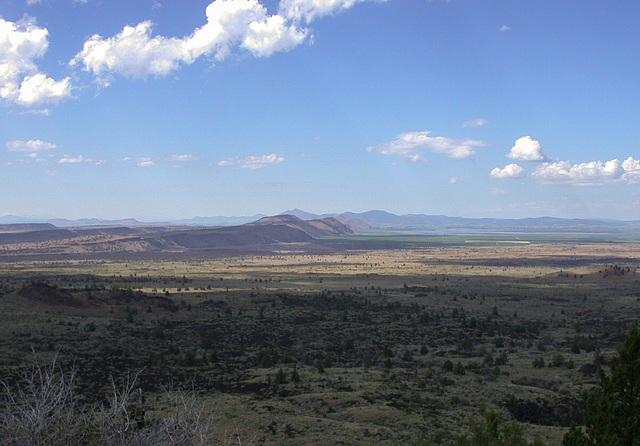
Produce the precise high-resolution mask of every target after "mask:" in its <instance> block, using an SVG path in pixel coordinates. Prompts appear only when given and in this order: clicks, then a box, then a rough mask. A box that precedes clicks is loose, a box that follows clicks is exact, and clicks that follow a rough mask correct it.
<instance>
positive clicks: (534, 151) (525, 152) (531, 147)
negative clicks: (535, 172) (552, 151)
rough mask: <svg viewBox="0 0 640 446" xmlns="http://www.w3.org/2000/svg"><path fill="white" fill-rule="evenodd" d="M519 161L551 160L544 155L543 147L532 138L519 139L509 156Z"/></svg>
mask: <svg viewBox="0 0 640 446" xmlns="http://www.w3.org/2000/svg"><path fill="white" fill-rule="evenodd" d="M507 156H508V157H509V158H511V159H514V160H518V161H549V160H550V158H549V157H548V156H547V155H545V154H544V153H542V145H541V144H540V142H539V141H536V140H535V139H533V138H531V137H530V136H523V137H522V138H518V139H517V140H516V143H515V144H514V146H513V147H512V148H511V152H509V155H507Z"/></svg>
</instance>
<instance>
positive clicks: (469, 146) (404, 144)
mask: <svg viewBox="0 0 640 446" xmlns="http://www.w3.org/2000/svg"><path fill="white" fill-rule="evenodd" d="M486 145H488V144H487V143H486V142H485V141H480V140H477V139H452V138H447V137H445V136H431V131H429V130H427V131H422V132H407V133H401V134H400V135H398V136H397V138H396V139H395V140H394V141H391V142H386V143H383V144H378V145H377V146H371V147H368V148H367V152H369V153H380V154H382V155H392V156H398V157H400V158H404V159H405V160H407V161H410V162H412V163H415V162H419V161H422V160H423V159H424V152H425V151H428V152H433V153H442V154H444V155H446V156H447V157H449V158H451V159H454V160H461V159H465V158H469V157H471V156H473V155H475V153H476V150H475V148H476V147H484V146H486Z"/></svg>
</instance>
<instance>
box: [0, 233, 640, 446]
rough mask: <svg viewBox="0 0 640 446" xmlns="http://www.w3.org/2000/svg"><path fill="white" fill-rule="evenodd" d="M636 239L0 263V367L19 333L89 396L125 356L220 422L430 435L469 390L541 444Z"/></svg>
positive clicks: (615, 305)
mask: <svg viewBox="0 0 640 446" xmlns="http://www.w3.org/2000/svg"><path fill="white" fill-rule="evenodd" d="M639 269H640V243H638V240H637V238H636V239H634V238H615V237H613V238H607V237H604V236H603V237H598V238H596V237H565V236H557V237H552V236H547V237H541V236H539V237H536V236H531V237H526V236H521V237H512V236H477V237H462V236H451V237H426V236H424V237H423V236H350V237H336V238H324V239H319V240H315V241H314V242H312V243H292V244H282V243H281V244H277V245H272V246H270V247H269V248H268V249H267V248H265V247H262V248H260V249H259V250H257V249H256V250H253V251H252V250H250V249H246V250H243V251H242V252H236V253H234V254H231V253H229V252H226V251H218V252H215V251H212V252H208V253H200V254H194V253H190V254H189V255H181V254H180V253H175V254H164V255H162V256H156V257H153V256H149V257H139V256H138V257H135V256H133V255H129V256H128V257H127V255H126V254H123V255H122V256H120V257H118V256H110V257H106V256H105V257H103V258H99V257H96V256H93V257H84V258H76V259H73V258H67V257H65V258H64V259H52V258H50V257H47V258H46V259H37V258H30V259H28V260H5V261H4V262H2V263H0V327H2V328H1V330H2V333H1V334H2V336H1V338H0V339H1V340H0V352H1V355H0V373H1V376H2V377H3V379H4V380H5V382H8V383H13V382H15V381H16V380H17V374H18V372H19V370H20V368H21V367H23V366H24V364H25V363H26V362H28V359H29V358H30V357H31V356H32V355H33V352H35V353H36V354H37V355H38V356H39V357H40V358H42V359H43V360H47V359H48V358H51V357H53V356H54V355H57V356H58V360H59V362H60V363H61V364H62V365H63V367H65V368H67V369H71V368H75V369H77V377H78V378H77V385H78V392H79V393H80V394H81V395H82V397H83V401H85V402H87V403H88V404H91V403H95V402H99V401H101V400H102V399H104V398H105V397H106V395H107V394H108V392H109V383H110V381H109V377H110V376H111V377H113V378H114V380H116V381H118V380H123V379H125V377H126V376H127V374H136V373H137V374H138V375H137V383H136V385H137V386H139V387H140V389H141V392H142V393H143V394H144V401H145V403H144V404H145V410H147V411H148V412H149V413H151V412H153V411H154V410H161V402H160V399H159V397H158V396H157V395H160V394H161V392H162V389H163V388H166V387H173V388H183V389H188V390H190V391H193V392H195V394H196V395H197V398H198V400H199V401H201V402H203V403H204V404H205V405H206V408H207V410H208V411H209V413H210V414H211V415H212V416H213V418H214V419H215V422H216V424H217V426H218V431H219V432H220V436H221V438H222V437H224V436H225V434H226V433H228V432H236V431H237V432H238V433H240V435H241V436H242V438H243V439H244V440H245V442H249V441H251V440H253V444H259V445H260V444H264V445H276V444H285V445H286V444H290V445H294V444H296V445H297V444H307V445H335V444H381V445H391V444H405V445H411V444H416V445H418V444H448V443H455V442H456V441H457V439H458V438H460V436H463V435H465V434H467V433H468V432H469V430H470V427H471V426H472V425H473V423H474V420H477V419H478V418H479V417H481V414H482V412H483V411H484V410H486V409H493V410H495V411H497V412H498V413H499V414H500V416H501V417H502V418H503V419H504V420H508V421H513V422H517V423H519V425H521V426H522V428H523V430H524V432H525V435H526V436H527V437H529V438H532V437H533V436H539V437H540V438H541V439H542V441H543V443H544V444H549V445H559V444H560V443H561V439H562V435H563V434H564V432H566V430H567V427H568V426H569V425H570V424H571V423H572V422H577V423H580V421H581V411H582V409H583V405H582V400H581V394H582V392H583V391H585V390H589V389H592V388H593V387H595V386H596V385H597V382H598V381H597V374H596V369H597V368H598V367H599V366H605V367H606V364H607V358H609V357H610V356H611V355H612V354H613V352H614V350H615V348H616V346H617V344H618V343H619V342H621V341H622V340H623V338H624V334H625V332H626V330H627V328H628V326H629V324H630V323H632V322H635V321H637V320H638V318H639V316H640V275H639Z"/></svg>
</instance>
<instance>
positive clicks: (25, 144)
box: [5, 139, 58, 152]
mask: <svg viewBox="0 0 640 446" xmlns="http://www.w3.org/2000/svg"><path fill="white" fill-rule="evenodd" d="M5 147H6V149H7V151H9V152H42V151H47V150H53V149H56V148H58V146H57V145H55V144H52V143H50V142H46V141H41V140H39V139H31V140H29V141H9V142H8V143H7V144H5Z"/></svg>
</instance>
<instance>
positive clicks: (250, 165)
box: [218, 153, 285, 169]
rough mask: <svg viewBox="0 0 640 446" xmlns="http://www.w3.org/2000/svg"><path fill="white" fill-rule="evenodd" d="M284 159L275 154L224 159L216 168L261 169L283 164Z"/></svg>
mask: <svg viewBox="0 0 640 446" xmlns="http://www.w3.org/2000/svg"><path fill="white" fill-rule="evenodd" d="M284 162H285V158H284V157H282V156H279V155H276V154H275V153H272V154H270V155H261V156H246V157H243V158H240V157H236V158H226V159H223V160H221V161H219V162H218V166H221V167H222V166H234V165H237V166H240V167H241V168H243V169H262V168H263V167H267V166H272V165H276V164H280V163H284Z"/></svg>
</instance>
